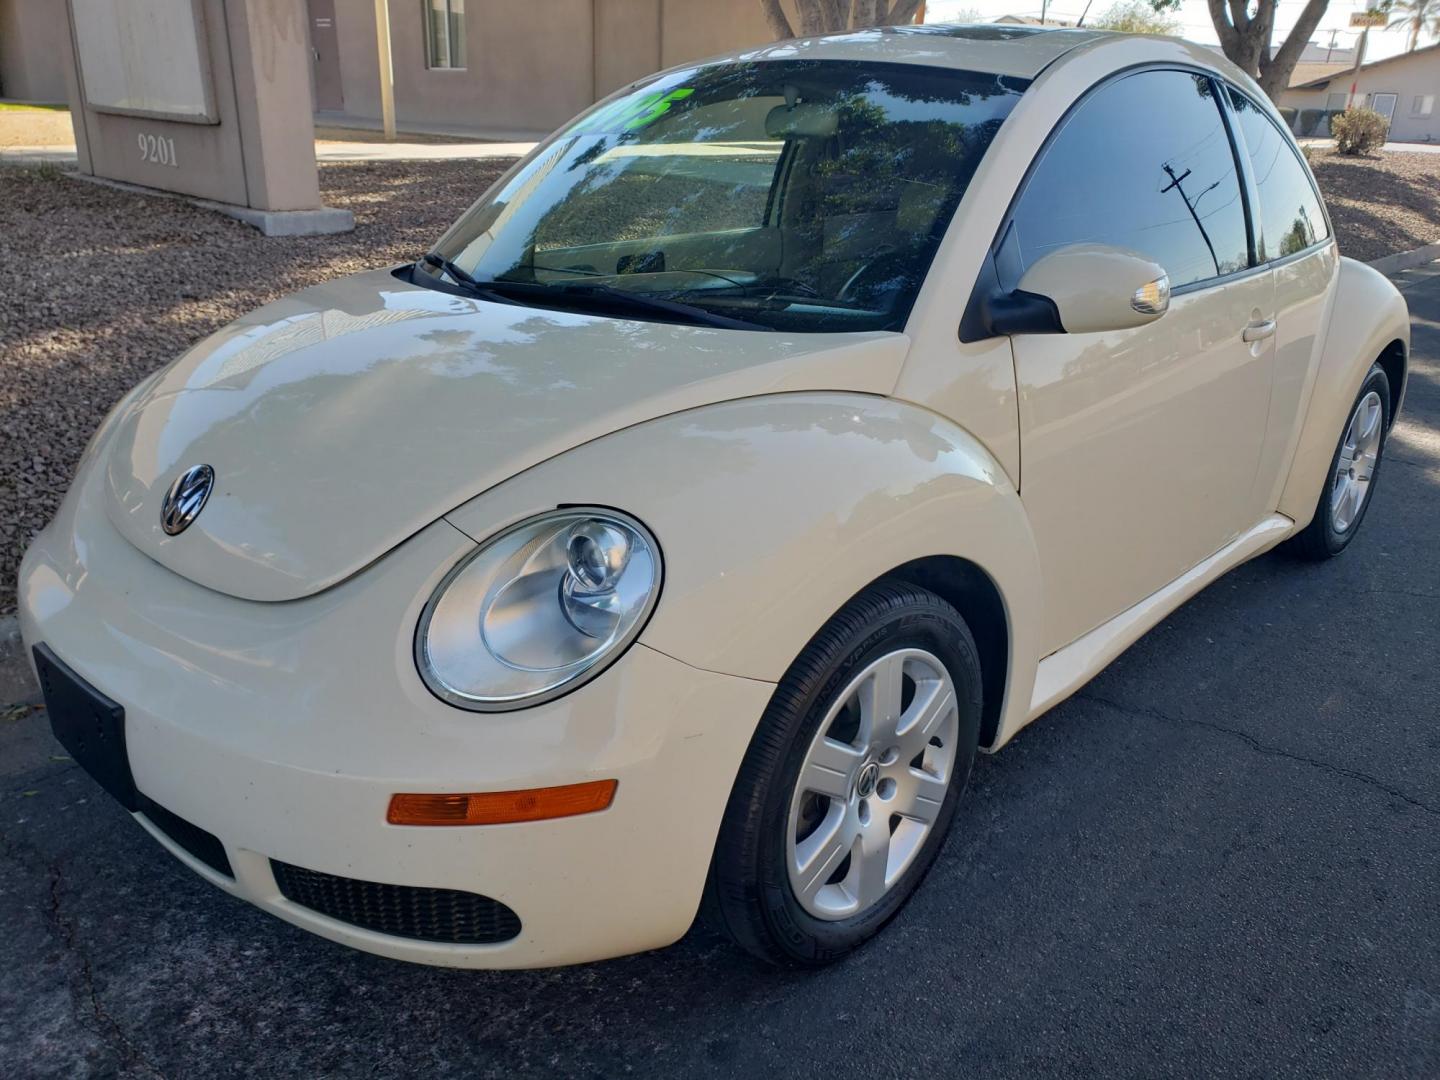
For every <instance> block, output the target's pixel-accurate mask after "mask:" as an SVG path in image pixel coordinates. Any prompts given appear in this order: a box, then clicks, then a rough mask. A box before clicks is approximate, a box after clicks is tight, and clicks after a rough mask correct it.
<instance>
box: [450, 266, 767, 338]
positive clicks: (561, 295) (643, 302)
mask: <svg viewBox="0 0 1440 1080" xmlns="http://www.w3.org/2000/svg"><path fill="white" fill-rule="evenodd" d="M462 272H463V271H462ZM467 276H468V275H467ZM471 280H472V281H474V279H473V278H472V279H471ZM472 287H473V288H474V289H476V290H477V291H478V292H480V293H482V294H483V293H493V294H495V295H496V296H499V297H501V298H502V299H511V298H513V299H516V300H531V301H538V302H539V303H541V304H548V303H555V302H563V301H565V300H576V301H579V302H580V303H581V304H583V305H585V306H587V307H600V308H619V309H622V310H628V311H637V312H647V313H651V314H662V315H671V316H674V317H676V318H678V319H680V320H682V321H684V322H691V323H698V324H699V325H701V326H717V327H720V328H722V329H725V330H768V329H769V327H766V326H761V325H760V324H759V323H753V322H746V321H745V320H744V319H732V318H730V317H729V316H727V315H718V314H716V313H715V312H713V311H709V310H707V309H705V308H703V307H698V306H696V305H695V304H682V303H680V302H679V301H678V300H662V299H661V298H660V297H658V296H646V295H645V294H644V293H635V292H631V291H629V290H628V289H616V288H614V287H612V286H610V285H592V284H589V283H585V284H573V283H571V284H565V285H541V284H539V283H537V282H530V281H511V280H509V279H507V278H494V279H491V280H490V281H474V285H473V286H472Z"/></svg>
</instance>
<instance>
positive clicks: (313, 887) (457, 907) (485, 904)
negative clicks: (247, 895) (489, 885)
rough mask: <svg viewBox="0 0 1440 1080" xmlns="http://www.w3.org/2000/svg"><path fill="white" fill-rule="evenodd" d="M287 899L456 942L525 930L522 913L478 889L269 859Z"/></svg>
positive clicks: (488, 941)
mask: <svg viewBox="0 0 1440 1080" xmlns="http://www.w3.org/2000/svg"><path fill="white" fill-rule="evenodd" d="M270 869H271V870H272V871H274V873H275V884H276V885H277V886H278V887H279V889H280V892H281V894H282V895H283V896H284V897H285V899H287V900H290V901H292V902H293V903H296V904H300V905H302V906H304V907H307V908H309V909H310V910H311V911H318V912H319V913H320V914H321V915H328V916H330V918H332V919H338V920H340V921H341V922H347V923H350V924H351V925H352V926H359V927H363V928H364V929H366V930H374V931H376V932H377V933H381V934H390V935H392V936H394V937H403V938H413V939H416V940H418V941H441V942H445V943H446V944H451V945H493V944H495V943H497V942H501V941H509V940H510V939H511V938H513V937H515V936H516V935H518V934H519V933H520V917H519V916H518V915H516V914H515V912H513V911H511V910H510V909H509V908H508V907H506V906H505V905H504V904H502V903H501V902H500V901H499V900H492V899H491V898H490V897H488V896H481V895H480V894H479V893H470V892H461V891H459V890H458V889H425V888H418V887H416V886H413V885H382V884H380V883H379V882H375V881H358V880H356V879H355V878H347V877H338V876H336V875H334V874H322V873H320V872H319V871H318V870H306V869H305V868H304V867H300V866H291V865H290V864H289V863H283V862H281V861H280V860H278V859H271V860H270Z"/></svg>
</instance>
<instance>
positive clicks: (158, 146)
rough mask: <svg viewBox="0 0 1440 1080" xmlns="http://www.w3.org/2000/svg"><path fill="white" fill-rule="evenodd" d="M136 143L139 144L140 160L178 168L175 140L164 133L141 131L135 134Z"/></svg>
mask: <svg viewBox="0 0 1440 1080" xmlns="http://www.w3.org/2000/svg"><path fill="white" fill-rule="evenodd" d="M135 141H136V143H138V144H139V146H140V160H141V161H148V162H149V163H150V164H152V165H167V166H169V167H170V168H172V169H174V168H178V167H179V165H180V162H179V161H178V160H176V157H175V140H174V139H170V138H167V137H165V136H164V135H147V134H145V133H144V132H143V131H142V132H141V133H140V134H138V135H136V136H135Z"/></svg>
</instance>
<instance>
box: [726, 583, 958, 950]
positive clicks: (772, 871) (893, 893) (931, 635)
mask: <svg viewBox="0 0 1440 1080" xmlns="http://www.w3.org/2000/svg"><path fill="white" fill-rule="evenodd" d="M900 648H917V649H923V650H924V651H926V652H928V653H930V654H931V655H932V656H933V657H934V658H936V659H938V660H939V661H940V662H941V663H942V664H943V665H944V667H945V669H946V672H947V673H948V674H949V676H950V678H951V681H952V682H953V684H954V688H955V697H956V702H957V713H958V718H959V719H958V728H957V731H958V736H957V739H956V743H955V758H954V762H953V764H952V766H951V769H950V781H949V786H948V788H947V789H946V791H945V795H944V799H943V802H942V803H941V809H940V811H939V812H938V814H937V815H936V817H935V820H934V823H933V824H932V825H931V827H930V831H929V833H928V834H927V835H926V836H925V837H924V839H923V841H921V844H920V847H919V849H918V851H917V852H916V853H915V855H914V857H913V860H912V861H911V863H910V864H909V866H908V868H906V869H905V870H904V872H903V873H902V874H901V876H900V877H899V879H898V880H896V881H895V882H894V883H893V884H891V885H890V886H889V890H888V891H887V892H886V893H885V894H884V895H883V896H882V897H881V898H880V899H879V900H878V901H876V902H875V903H874V905H873V906H871V907H870V908H868V909H867V910H862V911H860V912H859V913H858V914H856V915H854V916H852V917H850V918H845V919H841V920H838V921H831V920H827V919H821V918H816V917H815V916H813V915H811V914H810V913H808V912H807V911H806V910H805V909H804V908H803V907H802V906H801V904H800V902H799V900H798V899H797V897H796V896H795V892H794V890H793V889H792V887H791V884H790V878H789V875H788V871H787V868H786V860H787V858H788V854H787V846H786V845H787V840H788V836H787V832H786V830H787V828H788V827H789V824H788V823H789V810H790V800H791V798H792V795H793V794H794V790H795V784H796V783H797V781H798V777H799V774H800V769H801V767H802V765H803V763H804V761H805V757H806V753H807V751H808V749H809V747H810V746H811V743H812V740H814V738H815V736H816V733H817V731H818V730H819V727H820V724H821V722H822V720H824V718H825V716H826V713H827V711H828V709H829V708H830V706H831V704H832V703H834V701H835V700H836V699H837V697H838V696H839V695H840V694H841V693H842V692H843V691H844V690H845V689H846V688H847V687H848V686H849V685H850V683H851V682H852V681H853V679H854V678H855V677H856V676H857V675H858V674H860V673H862V672H863V671H864V669H865V668H866V667H867V666H868V665H869V664H871V663H872V662H874V661H875V660H877V659H879V658H880V657H882V656H885V655H886V654H888V653H891V652H893V651H895V650H897V649H900ZM980 717H981V681H980V661H979V655H978V653H977V651H976V648H975V641H974V639H973V637H972V636H971V634H970V629H969V627H967V626H966V625H965V621H964V619H962V618H961V616H960V614H959V612H957V611H956V610H955V609H954V608H953V607H951V606H950V605H949V604H948V603H946V602H945V601H944V600H942V599H941V598H940V597H938V596H936V595H935V594H934V593H931V592H928V591H927V590H925V589H921V588H918V587H916V586H914V585H910V584H907V583H904V582H899V581H882V582H879V583H877V584H875V585H873V586H871V587H870V588H868V589H866V590H865V591H864V592H863V593H861V594H860V595H859V596H857V597H856V598H855V599H854V600H852V601H850V603H848V604H847V605H846V606H845V607H844V608H843V609H841V611H840V612H839V613H838V614H836V615H835V616H834V617H833V618H832V619H831V620H830V621H829V622H828V623H826V624H825V626H824V627H823V628H822V629H821V631H820V632H819V633H818V634H816V635H815V637H814V638H813V639H812V640H811V641H810V643H809V644H808V645H807V646H806V647H805V650H804V651H803V652H802V653H801V654H800V656H799V657H798V658H797V659H796V660H795V662H794V663H793V664H792V665H791V667H790V670H789V671H788V672H786V674H785V676H784V678H783V679H781V680H780V684H779V685H778V686H777V687H776V690H775V694H774V696H773V697H772V698H771V699H770V704H769V706H768V707H767V708H766V711H765V714H764V716H763V717H762V719H761V721H760V725H759V728H758V729H757V731H756V733H755V737H754V738H753V740H752V741H751V743H750V748H749V750H748V751H747V752H746V755H745V759H744V761H743V763H742V764H741V766H740V771H739V774H738V776H737V778H736V781H735V787H734V789H733V790H732V792H731V795H730V801H729V804H728V805H727V807H726V810H725V817H724V820H723V822H722V824H721V827H720V835H719V838H718V840H717V842H716V845H715V854H714V857H713V859H712V862H711V868H710V875H709V879H708V881H707V882H706V888H705V900H704V904H703V906H702V914H703V917H704V920H705V922H706V923H708V924H709V925H710V926H711V927H712V928H713V929H715V930H717V931H719V932H720V933H722V934H724V935H726V936H728V937H729V938H731V939H732V940H733V941H734V942H735V943H736V944H738V945H740V946H741V947H742V948H744V949H746V950H747V951H749V952H750V953H752V954H754V955H755V956H757V957H760V958H761V959H762V960H765V961H768V962H770V963H774V964H778V965H786V966H803V967H818V966H821V965H824V964H828V963H831V962H833V961H836V960H838V959H840V958H841V957H843V956H845V955H846V954H848V953H849V952H851V951H852V950H854V949H856V948H857V947H859V946H860V945H861V944H863V943H864V942H866V941H867V940H869V939H870V938H871V937H873V936H874V935H875V934H876V933H878V932H879V931H880V930H881V929H882V928H883V927H884V926H885V924H886V923H888V922H889V921H890V920H891V919H892V918H894V917H895V915H896V914H897V913H898V912H899V910H900V909H901V907H903V906H904V904H905V902H906V900H908V899H909V898H910V896H911V894H913V893H914V891H915V889H916V887H917V886H918V885H919V884H920V882H921V880H922V879H923V878H924V876H925V874H926V872H927V871H928V870H929V868H930V866H931V864H932V863H933V862H934V861H935V856H936V855H937V854H938V853H939V850H940V847H941V846H942V844H943V843H944V840H945V835H946V833H947V832H948V831H949V828H950V824H951V822H952V821H953V819H954V816H955V809H956V806H957V805H958V804H959V801H960V796H961V793H962V792H963V790H964V787H965V784H966V782H967V780H968V779H969V776H970V770H971V767H972V766H973V764H974V761H975V753H976V750H977V748H978V741H979V733H980ZM892 827H893V826H892Z"/></svg>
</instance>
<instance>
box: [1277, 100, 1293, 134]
mask: <svg viewBox="0 0 1440 1080" xmlns="http://www.w3.org/2000/svg"><path fill="white" fill-rule="evenodd" d="M1280 119H1281V120H1284V121H1285V126H1286V127H1288V128H1289V129H1290V130H1291V131H1294V130H1295V110H1294V109H1292V108H1291V107H1290V106H1289V105H1281V106H1280Z"/></svg>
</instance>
